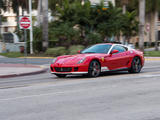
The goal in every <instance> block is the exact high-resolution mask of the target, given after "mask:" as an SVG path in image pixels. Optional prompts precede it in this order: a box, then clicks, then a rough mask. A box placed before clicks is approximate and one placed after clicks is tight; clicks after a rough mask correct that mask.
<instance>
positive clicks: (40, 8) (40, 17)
mask: <svg viewBox="0 0 160 120" xmlns="http://www.w3.org/2000/svg"><path fill="white" fill-rule="evenodd" d="M37 10H38V15H37V26H39V27H40V26H41V25H42V21H43V20H42V0H38V8H37Z"/></svg>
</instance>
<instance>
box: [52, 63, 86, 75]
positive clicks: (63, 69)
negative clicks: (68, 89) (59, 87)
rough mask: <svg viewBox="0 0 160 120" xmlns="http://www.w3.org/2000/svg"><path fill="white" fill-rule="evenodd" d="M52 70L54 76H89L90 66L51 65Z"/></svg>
mask: <svg viewBox="0 0 160 120" xmlns="http://www.w3.org/2000/svg"><path fill="white" fill-rule="evenodd" d="M50 70H51V73H52V74H66V75H67V74H68V75H69V74H70V75H72V74H75V75H79V74H88V65H67V66H66V65H61V66H56V65H54V64H51V66H50Z"/></svg>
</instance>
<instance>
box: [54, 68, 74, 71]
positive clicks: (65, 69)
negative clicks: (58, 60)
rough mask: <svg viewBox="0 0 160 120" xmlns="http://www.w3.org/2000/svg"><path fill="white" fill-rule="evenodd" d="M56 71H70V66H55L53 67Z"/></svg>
mask: <svg viewBox="0 0 160 120" xmlns="http://www.w3.org/2000/svg"><path fill="white" fill-rule="evenodd" d="M54 69H55V71H56V72H71V71H72V68H71V67H55V68H54Z"/></svg>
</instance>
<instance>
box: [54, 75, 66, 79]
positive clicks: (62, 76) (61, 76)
mask: <svg viewBox="0 0 160 120" xmlns="http://www.w3.org/2000/svg"><path fill="white" fill-rule="evenodd" d="M55 75H56V76H57V77H59V78H64V77H66V75H65V74H55Z"/></svg>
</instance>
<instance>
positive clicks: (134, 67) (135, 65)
mask: <svg viewBox="0 0 160 120" xmlns="http://www.w3.org/2000/svg"><path fill="white" fill-rule="evenodd" d="M141 69H142V64H141V60H140V58H139V57H135V58H133V60H132V64H131V68H130V69H129V70H128V72H129V73H139V72H141Z"/></svg>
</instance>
